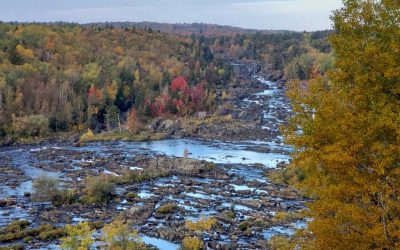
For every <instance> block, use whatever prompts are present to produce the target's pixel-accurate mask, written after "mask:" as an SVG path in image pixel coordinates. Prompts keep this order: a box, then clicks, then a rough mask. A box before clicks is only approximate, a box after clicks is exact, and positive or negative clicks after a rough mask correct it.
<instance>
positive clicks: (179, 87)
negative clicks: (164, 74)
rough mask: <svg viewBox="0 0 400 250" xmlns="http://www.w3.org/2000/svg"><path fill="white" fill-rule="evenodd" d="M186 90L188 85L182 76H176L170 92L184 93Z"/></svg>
mask: <svg viewBox="0 0 400 250" xmlns="http://www.w3.org/2000/svg"><path fill="white" fill-rule="evenodd" d="M187 88H188V84H187V82H186V80H185V78H184V77H183V76H178V77H176V78H175V79H174V80H172V84H171V90H172V91H173V92H176V91H182V92H183V91H185V90H186V89H187Z"/></svg>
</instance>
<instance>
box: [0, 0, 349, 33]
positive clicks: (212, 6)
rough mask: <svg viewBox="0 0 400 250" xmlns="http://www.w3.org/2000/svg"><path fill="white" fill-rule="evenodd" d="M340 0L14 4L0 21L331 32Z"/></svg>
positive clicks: (43, 0)
mask: <svg viewBox="0 0 400 250" xmlns="http://www.w3.org/2000/svg"><path fill="white" fill-rule="evenodd" d="M340 7H341V0H327V1H324V2H323V3H321V1H318V0H222V1H219V2H218V3H213V2H212V1H211V0H205V1H202V3H201V4H199V3H198V2H196V1H194V0H189V1H185V2H183V1H182V0H171V1H168V3H167V2H166V1H161V0H154V1H152V2H151V3H148V2H143V1H139V0H131V1H129V0H116V1H113V2H112V3H110V2H109V1H107V0H97V1H96V0H85V1H78V0H71V1H69V2H62V1H60V0H59V1H51V0H39V1H33V0H15V1H12V2H6V3H4V4H3V6H2V8H1V9H0V20H1V21H3V22H20V23H34V22H36V23H54V22H66V23H78V24H82V25H85V24H90V23H106V22H109V23H113V22H135V23H141V22H154V23H166V24H193V23H202V24H211V25H222V26H231V27H236V28H242V29H254V30H260V31H262V30H288V31H317V30H327V29H328V30H329V29H332V25H331V20H330V18H329V16H330V14H331V13H332V11H333V10H335V9H338V8H340Z"/></svg>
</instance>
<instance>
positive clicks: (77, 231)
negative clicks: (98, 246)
mask: <svg viewBox="0 0 400 250" xmlns="http://www.w3.org/2000/svg"><path fill="white" fill-rule="evenodd" d="M65 229H66V232H67V237H65V238H61V249H67V250H86V249H89V248H90V246H91V245H92V244H93V240H92V234H93V233H94V230H93V229H92V227H91V226H90V224H89V222H81V223H79V224H78V225H76V226H72V225H67V226H66V227H65Z"/></svg>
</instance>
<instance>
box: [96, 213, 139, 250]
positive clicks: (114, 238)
mask: <svg viewBox="0 0 400 250" xmlns="http://www.w3.org/2000/svg"><path fill="white" fill-rule="evenodd" d="M103 241H104V242H105V243H106V244H107V249H115V250H128V249H135V250H140V249H146V246H145V244H144V243H143V242H142V240H141V238H140V237H139V235H138V231H137V230H133V229H132V228H131V227H130V225H129V224H128V223H124V222H122V221H121V220H119V219H117V220H115V221H113V222H112V223H110V224H107V225H105V226H104V228H103Z"/></svg>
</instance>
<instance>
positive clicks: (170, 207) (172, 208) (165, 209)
mask: <svg viewBox="0 0 400 250" xmlns="http://www.w3.org/2000/svg"><path fill="white" fill-rule="evenodd" d="M178 208H179V207H178V206H177V205H176V204H173V203H168V204H165V205H162V206H161V207H159V208H158V209H157V212H158V213H160V214H172V213H175V212H176V211H177V210H178Z"/></svg>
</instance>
